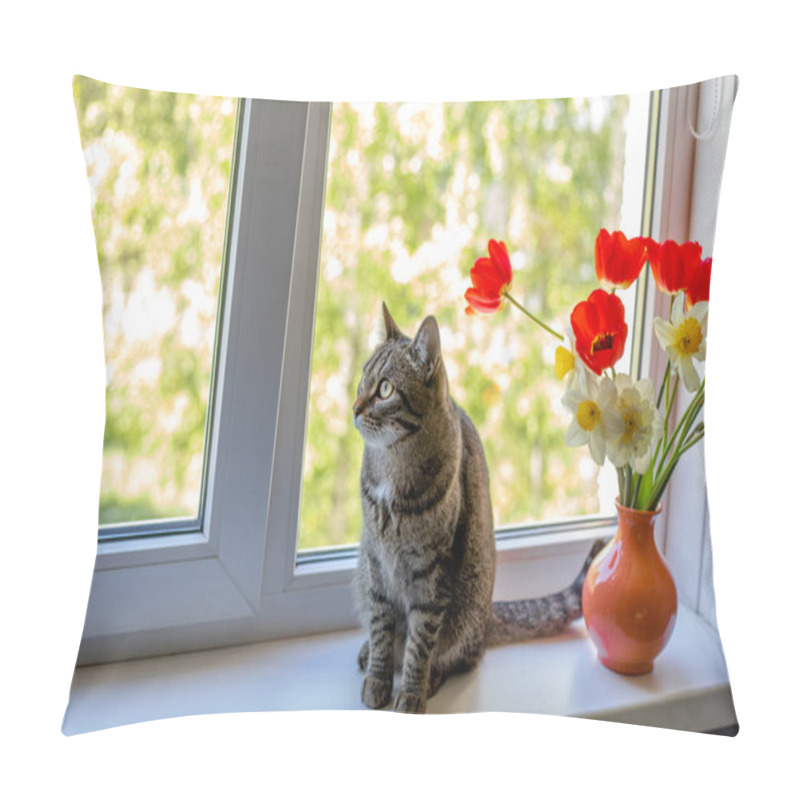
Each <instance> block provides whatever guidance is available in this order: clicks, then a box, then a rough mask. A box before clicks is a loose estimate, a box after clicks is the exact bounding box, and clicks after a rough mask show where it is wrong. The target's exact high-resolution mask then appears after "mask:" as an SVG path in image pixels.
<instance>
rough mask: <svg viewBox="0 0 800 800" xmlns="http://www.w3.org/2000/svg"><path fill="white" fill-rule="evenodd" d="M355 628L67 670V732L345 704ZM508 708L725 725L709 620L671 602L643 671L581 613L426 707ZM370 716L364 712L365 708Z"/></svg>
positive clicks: (728, 704)
mask: <svg viewBox="0 0 800 800" xmlns="http://www.w3.org/2000/svg"><path fill="white" fill-rule="evenodd" d="M362 641H363V636H362V634H361V633H360V632H358V631H345V632H339V633H331V634H325V635H319V636H304V637H298V638H294V639H284V640H281V641H273V642H264V643H259V644H251V645H244V646H239V647H228V648H220V649H216V650H206V651H200V652H193V653H184V654H180V655H173V656H162V657H156V658H147V659H140V660H136V661H127V662H120V663H113V664H103V665H98V666H90V667H80V668H78V669H77V670H76V671H75V677H74V681H73V686H72V691H71V697H70V703H69V708H68V710H67V713H66V715H65V718H64V724H63V729H62V730H63V732H64V734H66V735H73V734H78V733H87V732H90V731H98V730H103V729H106V728H111V727H116V726H119V725H128V724H132V723H136V722H144V721H148V720H155V719H164V718H171V717H178V716H187V715H196V714H214V713H232V712H233V713H235V712H245V711H286V710H351V709H352V710H355V709H364V707H363V706H362V705H361V702H360V688H361V680H362V675H361V673H360V672H359V671H358V669H357V667H356V655H357V653H358V650H359V647H360V645H361V643H362ZM467 711H517V712H533V713H538V714H556V715H562V716H573V717H586V718H590V719H600V720H608V721H617V722H628V723H634V724H642V725H652V726H656V727H661V728H675V729H680V730H689V731H711V730H716V729H719V728H723V727H727V726H730V725H734V724H735V723H736V716H735V712H734V708H733V703H732V699H731V693H730V686H729V682H728V674H727V669H726V666H725V659H724V656H723V651H722V646H721V644H720V640H719V636H718V634H717V632H716V630H715V629H714V628H712V627H711V626H710V625H708V624H707V623H706V622H704V621H703V620H702V619H700V618H699V617H698V616H696V615H695V614H693V613H692V612H691V611H689V610H687V609H686V608H683V607H681V608H680V609H679V611H678V620H677V624H676V627H675V631H674V633H673V636H672V639H671V640H670V642H669V644H668V645H667V648H666V650H665V651H664V652H663V653H662V654H661V655H660V656H659V658H658V660H657V661H656V666H655V670H654V671H653V672H652V673H651V674H650V675H645V676H639V677H635V678H632V677H623V676H620V675H617V674H615V673H613V672H610V671H609V670H607V669H606V668H605V667H603V666H602V665H601V664H600V663H599V661H598V660H597V656H596V653H595V651H594V647H593V646H592V644H591V643H590V641H589V640H588V638H587V635H586V630H585V628H584V626H583V622H578V623H575V624H573V626H572V628H571V629H570V630H569V631H568V632H567V633H565V634H562V635H560V636H556V637H552V638H548V639H540V640H539V641H536V642H532V643H527V644H518V645H512V646H508V647H498V648H494V649H491V650H489V651H487V653H486V655H485V656H484V659H483V661H482V662H481V664H480V665H479V666H478V667H477V668H476V669H475V670H473V671H472V672H470V673H468V674H466V675H458V676H453V677H451V678H450V679H449V680H448V681H447V682H446V683H445V684H444V685H443V686H442V688H441V689H440V691H439V693H438V694H437V695H436V696H435V697H433V698H432V699H431V700H430V701H429V703H428V713H429V714H434V713H460V712H467ZM372 713H374V712H372Z"/></svg>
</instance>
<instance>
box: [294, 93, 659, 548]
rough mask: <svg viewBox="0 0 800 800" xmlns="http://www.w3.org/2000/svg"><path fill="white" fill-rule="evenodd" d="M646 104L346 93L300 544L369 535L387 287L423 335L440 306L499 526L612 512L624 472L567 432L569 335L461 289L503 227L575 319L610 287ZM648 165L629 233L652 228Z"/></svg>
mask: <svg viewBox="0 0 800 800" xmlns="http://www.w3.org/2000/svg"><path fill="white" fill-rule="evenodd" d="M633 107H634V108H636V109H637V111H636V112H635V113H632V112H631V108H632V103H631V98H629V97H627V96H619V97H607V98H592V99H569V100H542V101H520V102H476V103H453V104H380V103H379V104H355V105H347V104H338V105H335V106H334V108H333V115H332V122H331V138H330V150H329V158H328V176H327V195H326V201H325V213H324V220H323V237H322V238H323V241H322V252H321V261H320V279H319V289H318V298H317V311H316V323H315V335H314V349H313V358H312V371H311V387H310V399H309V404H310V405H309V418H308V429H307V437H306V448H305V460H304V466H303V483H302V499H301V509H300V526H299V541H298V547H299V549H306V548H314V547H321V546H331V545H338V544H343V543H352V542H357V541H358V539H359V536H360V526H361V504H360V496H359V471H360V465H361V453H362V447H363V444H362V441H361V439H360V437H359V435H358V433H357V432H356V430H355V429H354V427H353V424H352V413H351V407H352V403H353V400H354V398H355V395H356V387H357V385H358V381H359V378H360V373H361V367H362V365H363V363H364V362H365V360H366V359H367V356H368V354H369V352H370V351H371V350H372V348H373V347H374V346H375V345H376V344H377V343H378V341H380V337H381V336H382V331H381V328H382V317H381V301H382V300H385V301H386V303H387V305H388V306H389V309H390V310H391V312H392V315H393V316H394V318H395V320H396V321H397V322H398V324H399V325H400V327H401V329H402V330H403V331H404V332H405V333H407V334H409V335H413V334H414V333H415V332H416V329H417V326H418V325H419V323H420V322H421V321H422V319H423V318H424V316H425V315H426V314H434V315H435V316H436V318H437V320H438V322H439V326H440V331H441V337H442V347H443V355H444V359H445V364H446V366H447V370H448V376H449V379H450V389H451V393H452V395H453V396H454V398H455V400H456V402H457V403H459V404H460V405H461V406H462V407H463V408H464V409H465V410H466V411H467V413H468V414H469V415H470V417H471V418H472V420H473V421H474V422H475V424H476V426H477V428H478V431H479V433H480V435H481V438H482V440H483V444H484V448H485V450H486V456H487V461H488V464H489V471H490V475H491V481H492V484H491V488H492V501H493V508H494V515H495V524H496V525H497V526H498V527H502V526H514V525H523V524H527V523H531V522H535V521H555V520H561V519H564V518H568V517H573V516H575V515H584V514H593V513H599V512H601V511H602V512H603V513H606V512H611V511H613V497H614V493H615V488H614V487H615V475H613V474H612V475H611V476H610V478H611V480H610V481H608V480H606V479H605V478H604V477H603V476H600V475H598V469H597V467H596V466H595V464H594V462H593V461H592V460H591V457H590V456H589V453H588V449H587V448H585V447H584V448H569V447H567V446H566V445H565V443H564V434H565V430H566V426H567V424H568V419H567V417H566V414H565V412H564V411H563V409H562V407H561V395H562V389H563V387H562V385H561V384H560V383H559V382H558V381H557V380H556V378H555V376H554V374H553V368H552V364H553V361H554V357H553V354H554V351H555V344H556V342H555V340H553V339H552V338H550V337H548V335H547V334H545V333H543V332H541V333H540V332H538V331H537V330H534V328H533V326H532V324H531V323H530V322H529V321H527V320H526V319H525V318H524V317H522V315H521V314H519V313H518V312H517V311H516V310H515V309H513V308H512V307H510V306H509V307H507V308H505V309H504V310H503V311H502V312H501V313H500V314H497V315H493V316H490V317H483V316H477V317H476V316H472V317H468V316H467V315H466V314H465V313H464V309H465V302H464V300H463V294H464V291H465V289H466V288H467V286H469V270H470V268H471V266H472V264H473V263H474V262H475V260H476V259H477V258H479V257H480V256H482V255H485V253H486V248H487V242H488V240H489V239H490V238H494V239H502V240H504V241H505V242H506V243H507V245H508V247H509V251H510V253H511V260H512V265H513V267H514V270H515V278H514V294H515V296H517V297H518V299H521V300H523V301H524V302H525V304H526V306H527V307H528V308H529V309H530V310H531V311H532V312H534V313H536V314H537V315H538V316H539V317H540V318H542V319H543V320H545V321H547V322H549V323H550V324H555V325H557V326H558V327H560V328H562V329H563V327H564V325H565V324H566V322H567V315H568V314H569V311H570V310H571V307H572V305H573V304H574V303H575V302H577V301H578V300H581V299H584V298H585V297H586V296H587V295H588V293H589V292H590V291H591V290H593V289H595V288H597V283H596V278H595V271H594V239H595V236H596V234H597V232H598V231H599V230H600V228H603V227H605V228H608V229H614V228H618V227H621V216H622V209H623V197H622V195H623V183H624V178H625V166H626V165H625V162H626V144H630V142H629V141H628V137H629V132H631V131H632V132H633V133H632V134H631V135H633V136H636V137H638V140H640V141H641V148H640V149H641V163H637V164H636V167H637V169H638V170H639V172H640V173H641V175H643V167H644V155H643V152H644V141H645V138H646V131H647V114H646V110H647V105H646V103H641V102H638V103H635V104H633ZM630 158H631V156H630V155H629V160H630ZM636 160H637V161H638V156H637V159H636ZM639 180H640V182H639V184H638V186H636V187H635V192H634V194H635V195H636V198H635V199H636V201H637V202H636V203H635V204H634V205H636V209H635V210H634V220H635V221H634V222H633V223H632V228H633V229H632V230H631V228H630V226H629V228H628V235H634V234H638V233H639V227H640V219H641V217H640V214H641V210H640V203H641V196H642V191H643V187H642V183H641V179H639ZM629 205H630V204H629ZM628 318H629V319H630V316H629V317H628Z"/></svg>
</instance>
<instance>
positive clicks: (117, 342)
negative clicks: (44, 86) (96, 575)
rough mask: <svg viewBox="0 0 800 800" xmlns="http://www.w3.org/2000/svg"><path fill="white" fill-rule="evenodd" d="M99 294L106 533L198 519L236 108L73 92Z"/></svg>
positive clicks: (114, 91) (82, 83)
mask: <svg viewBox="0 0 800 800" xmlns="http://www.w3.org/2000/svg"><path fill="white" fill-rule="evenodd" d="M73 89H74V96H75V107H76V111H77V116H78V125H79V129H80V134H81V141H82V144H83V148H84V154H85V156H86V163H87V172H88V176H89V182H90V186H91V188H92V216H93V223H94V230H95V240H96V245H97V255H98V262H99V265H100V273H101V278H102V284H103V315H104V330H105V350H106V365H107V372H108V382H107V391H106V430H105V436H104V442H103V453H104V458H103V474H102V481H101V503H100V521H101V523H113V522H128V521H135V520H140V519H151V518H158V517H171V516H191V515H193V514H195V513H197V508H198V503H199V492H200V476H201V474H202V460H203V446H204V438H205V424H206V416H207V412H208V390H209V382H210V375H211V362H212V353H211V346H212V342H213V331H214V325H215V321H216V298H217V293H218V287H219V279H220V261H221V255H222V242H223V237H224V232H225V213H226V208H227V202H226V201H227V192H228V177H229V173H230V165H231V154H232V149H233V133H234V119H235V109H236V104H235V102H233V101H231V100H230V99H225V98H215V97H197V96H194V95H185V94H174V93H170V92H151V91H145V90H140V89H130V88H123V87H119V86H112V85H109V84H105V83H100V82H98V81H94V80H90V79H88V78H84V77H81V76H77V77H76V78H75V80H74V83H73Z"/></svg>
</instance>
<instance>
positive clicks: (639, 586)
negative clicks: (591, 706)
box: [583, 502, 678, 675]
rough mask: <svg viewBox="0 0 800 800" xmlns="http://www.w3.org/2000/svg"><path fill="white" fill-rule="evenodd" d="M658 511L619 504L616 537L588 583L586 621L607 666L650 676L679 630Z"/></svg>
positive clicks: (585, 588) (596, 562) (595, 564)
mask: <svg viewBox="0 0 800 800" xmlns="http://www.w3.org/2000/svg"><path fill="white" fill-rule="evenodd" d="M660 512H661V506H659V507H658V509H657V510H656V511H635V510H633V509H631V508H625V507H624V506H621V505H620V504H619V502H617V513H618V526H617V532H616V534H615V535H614V538H613V539H612V540H611V541H610V542H609V543H608V544H607V545H606V546H605V547H604V548H603V550H601V551H600V552H599V553H598V554H597V558H595V560H594V561H593V562H592V565H591V567H590V568H589V572H588V574H587V575H586V581H585V582H584V584H583V617H584V620H585V622H586V630H587V631H588V633H589V638H590V639H591V640H592V642H594V645H595V647H597V653H598V656H599V658H600V661H601V663H602V664H604V665H605V666H606V667H608V668H609V669H612V670H614V672H620V673H622V674H623V675H644V674H645V673H647V672H650V671H652V669H653V660H654V659H655V657H656V656H657V655H658V654H659V653H660V652H661V651H662V650H663V649H664V647H665V646H666V644H667V641H668V640H669V637H670V636H671V635H672V630H673V628H674V627H675V616H676V614H677V610H678V595H677V592H676V591H675V581H674V580H673V578H672V574H671V573H670V571H669V568H668V567H667V565H666V563H665V561H664V559H663V558H662V556H661V553H659V551H658V548H657V547H656V543H655V539H654V538H653V529H654V526H655V519H656V516H657V515H658V514H659V513H660Z"/></svg>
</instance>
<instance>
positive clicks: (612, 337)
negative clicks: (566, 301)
mask: <svg viewBox="0 0 800 800" xmlns="http://www.w3.org/2000/svg"><path fill="white" fill-rule="evenodd" d="M570 322H571V323H572V332H573V333H574V334H575V350H576V352H577V353H578V355H579V356H580V357H581V359H582V361H583V363H584V364H586V366H587V367H589V369H590V370H592V372H594V373H596V374H597V375H601V374H602V372H603V370H604V369H608V368H609V367H612V366H613V365H614V364H616V363H617V361H619V360H620V358H622V353H623V351H624V350H625V339H626V337H627V336H628V326H627V325H626V324H625V307H624V306H623V305H622V300H620V299H619V297H617V295H615V294H609V293H608V292H606V291H605V290H603V289H595V290H594V291H593V292H592V293H591V294H590V295H589V297H588V299H587V300H584V301H582V302H580V303H578V304H577V305H576V306H575V308H574V309H573V310H572V315H571V316H570Z"/></svg>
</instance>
